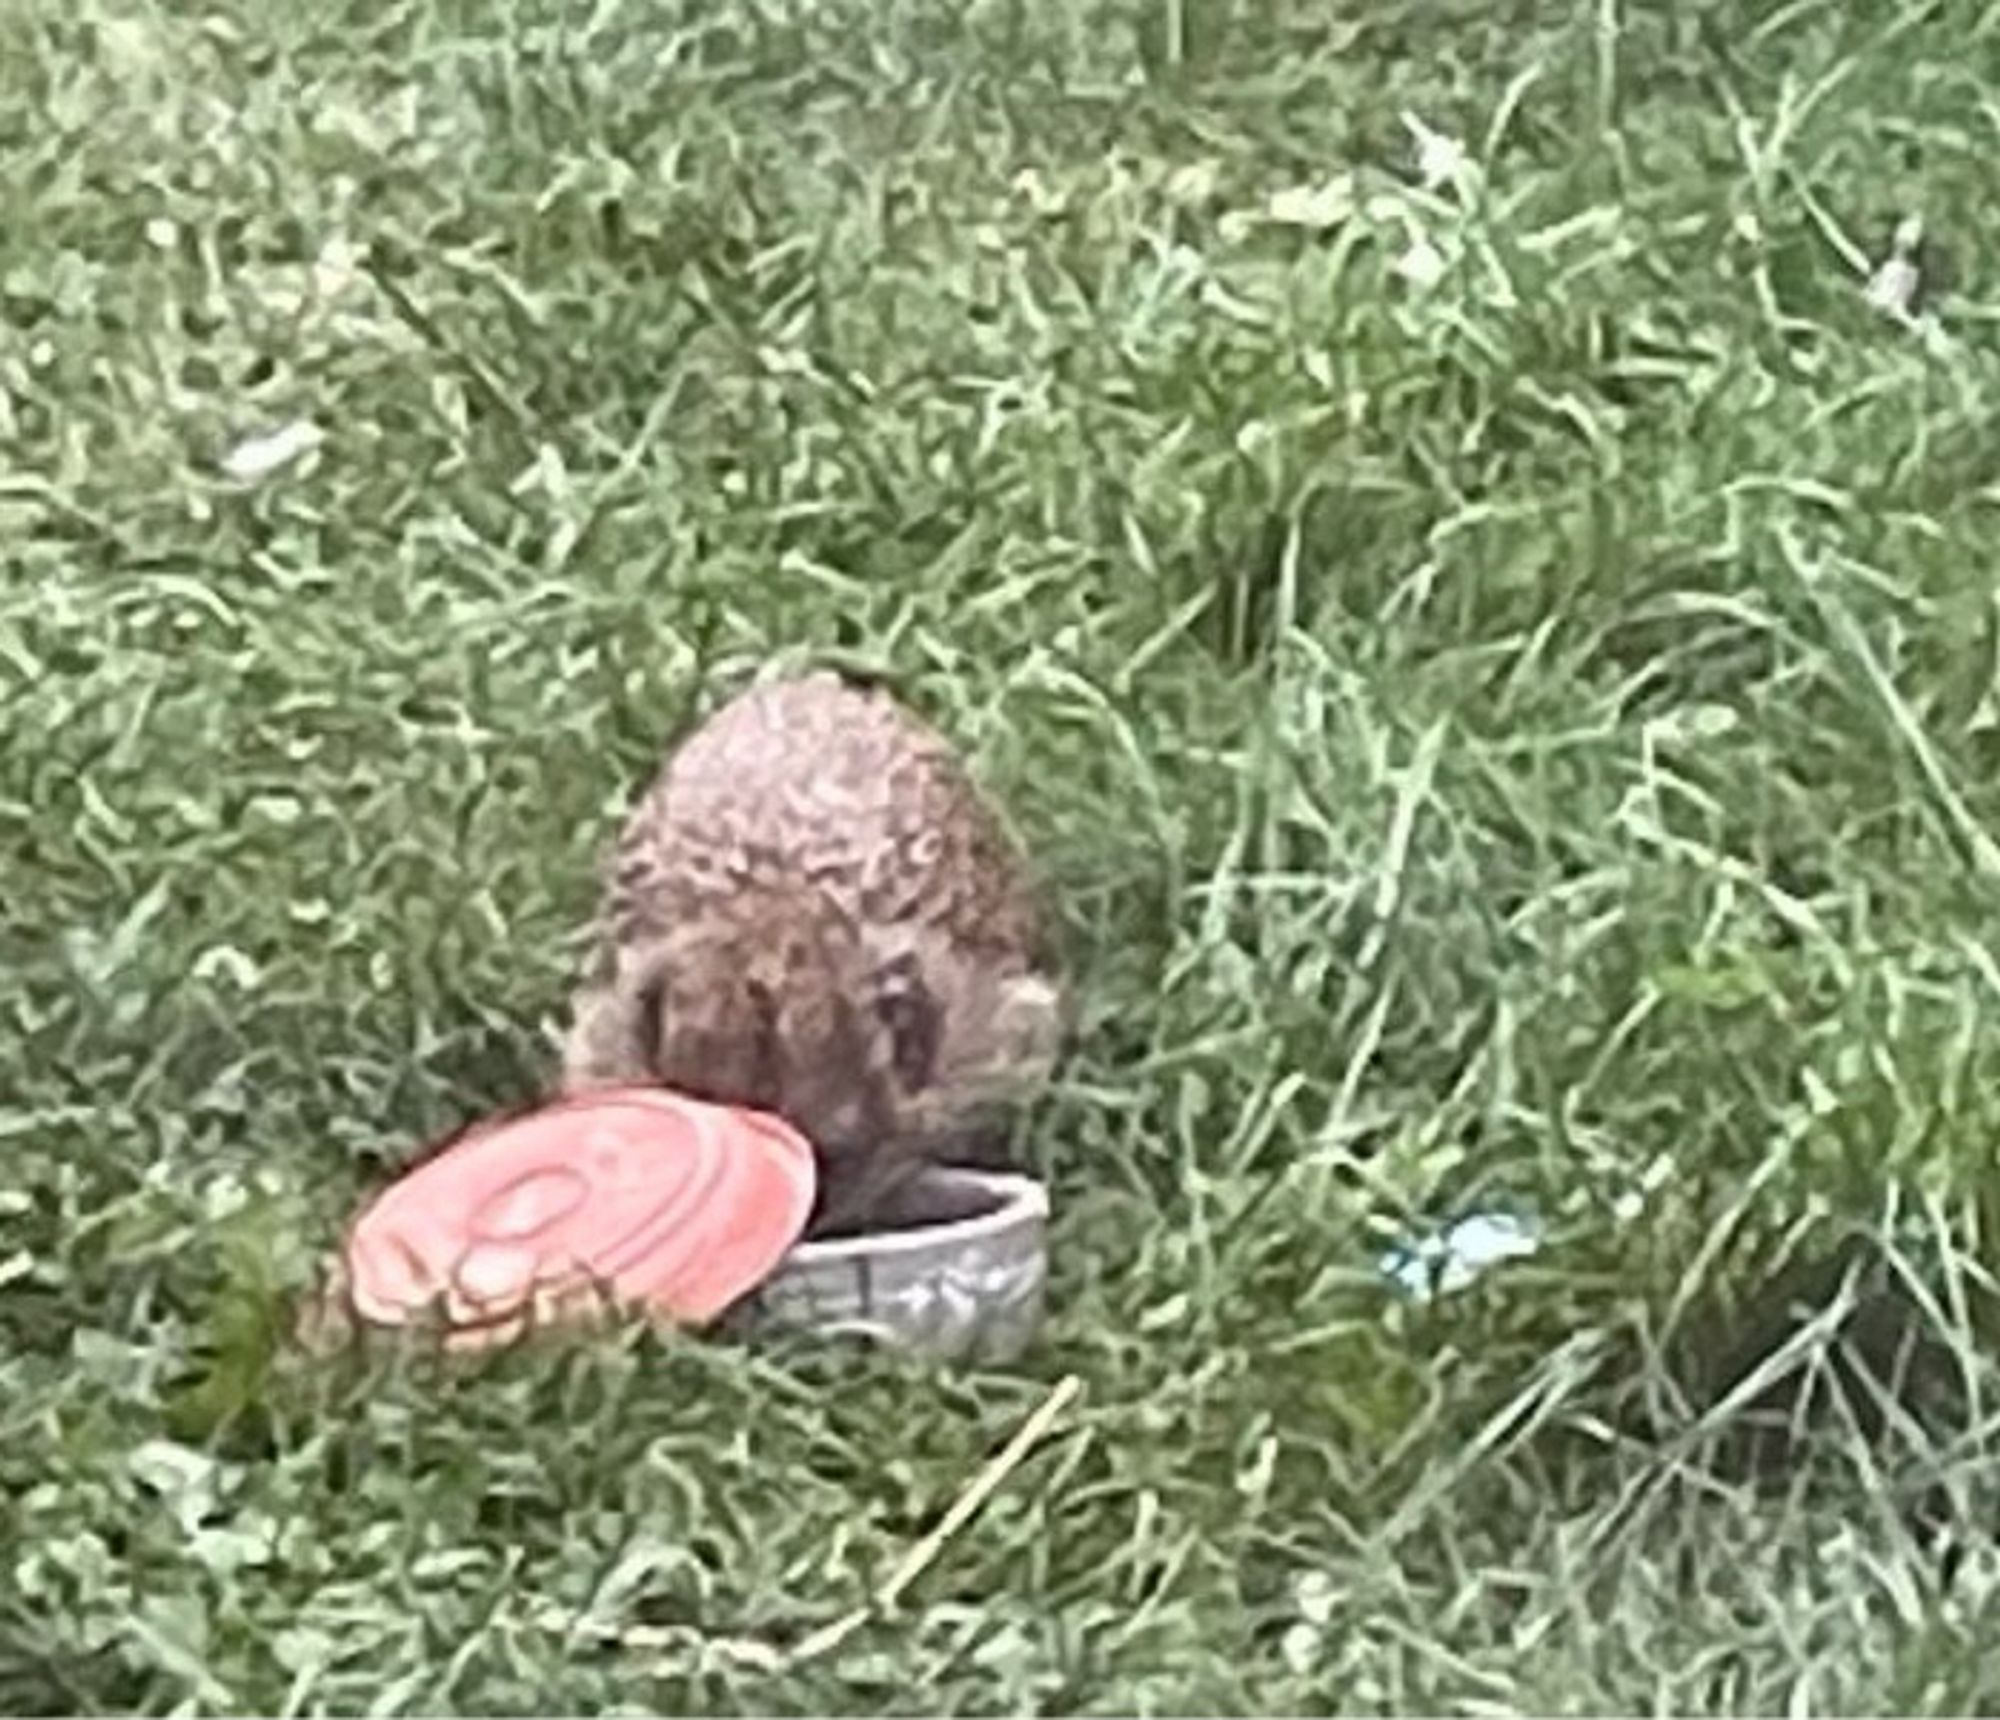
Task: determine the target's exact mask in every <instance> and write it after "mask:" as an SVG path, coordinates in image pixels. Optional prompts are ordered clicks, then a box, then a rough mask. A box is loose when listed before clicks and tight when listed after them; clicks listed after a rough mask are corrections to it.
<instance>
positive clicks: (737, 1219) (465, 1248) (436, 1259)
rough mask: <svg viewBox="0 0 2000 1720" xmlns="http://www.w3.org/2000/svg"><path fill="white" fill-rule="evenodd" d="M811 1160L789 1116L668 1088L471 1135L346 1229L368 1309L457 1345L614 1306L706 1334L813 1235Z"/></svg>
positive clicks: (565, 1106) (552, 1108)
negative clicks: (421, 1325)
mask: <svg viewBox="0 0 2000 1720" xmlns="http://www.w3.org/2000/svg"><path fill="white" fill-rule="evenodd" d="M816 1189H817V1178H816V1175H815V1167H814V1163H813V1154H812V1148H811V1145H810V1144H809V1143H808V1142H807V1140H806V1139H805V1137H804V1136H803V1135H801V1134H799V1133H798V1131H797V1130H795V1129H793V1128H791V1127H789V1126H788V1125H787V1124H785V1123H784V1122H782V1121H781V1120H779V1119H778V1118H776V1117H773V1116H769V1115H766V1114H765V1113H763V1112H758V1111H746V1110H739V1109H736V1108H733V1107H729V1106H722V1105H711V1104H707V1103H705V1102H703V1101H701V1100H697V1099H690V1098H687V1097H685V1096H684V1095H682V1094H679V1093H675V1092H671V1091H668V1090H666V1089H663V1088H613V1089H607V1090H602V1091H597V1092H590V1093H584V1094H579V1095H577V1096H575V1097H572V1098H568V1099H562V1100H558V1101H557V1102H556V1103H555V1104H553V1105H549V1106H545V1107H543V1108H542V1109H540V1110H537V1111H533V1112H530V1113H528V1114H527V1115H525V1116H521V1117H516V1118H513V1119H510V1120H507V1121H503V1122H499V1123H493V1124H487V1125H484V1126H481V1127H478V1128H475V1129H473V1130H472V1131H470V1132H468V1133H467V1134H465V1135H463V1136H461V1137H460V1138H459V1139H457V1140H455V1141H453V1142H452V1143H451V1144H450V1145H448V1146H446V1147H445V1148H444V1149H443V1150H442V1151H440V1152H439V1153H438V1154H437V1155H436V1157H434V1158H431V1159H428V1160H426V1161H425V1162H424V1163H423V1164H421V1165H419V1166H417V1168H416V1169H415V1170H413V1171H410V1172H408V1173H407V1174H406V1175H405V1176H403V1177H402V1178H401V1179H400V1180H399V1181H397V1182H396V1183H393V1184H392V1185H391V1186H390V1187H389V1188H387V1189H386V1190H384V1191H383V1192H382V1194H381V1195H379V1196H378V1197H377V1198H376V1199H375V1200H374V1201H373V1202H372V1203H371V1204H370V1205H369V1206H368V1207H367V1208H366V1209H365V1210H364V1211H363V1212H362V1213H361V1215H360V1216H359V1217H358V1218H357V1219H356V1220H355V1222H354V1225H353V1228H352V1229H351V1230H350V1231H349V1232H348V1237H347V1247H346V1251H345V1265H346V1277H347V1289H348V1295H349V1296H350V1298H351V1299H352V1302H353V1305H354V1309H355V1311H356V1312H357V1313H358V1314H359V1315H361V1317H362V1318H363V1319H365V1320H369V1321H372V1322H374V1323H375V1324H377V1325H388V1326H398V1325H405V1324H408V1323H410V1322H412V1321H416V1320H422V1319H426V1318H442V1320H443V1322H444V1324H445V1326H446V1327H447V1338H448V1341H449V1342H451V1343H453V1344H454V1345H460V1346H462V1345H466V1344H481V1343H493V1342H498V1341H501V1340H503V1339H505V1338H507V1337H510V1336H512V1335H514V1334H515V1333H517V1332H518V1331H519V1330H521V1328H522V1327H523V1326H524V1325H525V1324H526V1323H527V1322H528V1321H530V1320H541V1319H547V1318H549V1317H551V1316H560V1315H562V1314H564V1313H566V1312H569V1311H571V1310H572V1308H573V1307H574V1305H576V1304H578V1303H582V1304H586V1305H587V1304H591V1303H595V1302H597V1301H599V1300H600V1299H609V1300H610V1301H613V1302H617V1303H622V1304H626V1305H628V1306H640V1307H644V1308H646V1309H648V1310H649V1311H651V1312H654V1313H657V1314H660V1315H662V1316H664V1317H666V1318H668V1319H671V1320H675V1321H680V1322H683V1323H686V1324H690V1325H694V1324H699V1323H701V1322H703V1321H705V1320H710V1319H713V1318H714V1317H715V1316H716V1315H717V1314H720V1313H721V1312H722V1311H723V1310H724V1309H725V1308H727V1307H728V1306H729V1305H730V1304H731V1303H732V1302H735V1301H736V1300H737V1299H738V1298H740V1297H741V1296H743V1295H744V1294H746V1293H747V1292H748V1291H750V1290H752V1289H754V1288H755V1287H756V1286H757V1285H758V1284H759V1283H761V1282H762V1281H763V1280H764V1279H765V1278H766V1277H768V1276H769V1275H770V1273H771V1272H772V1271H773V1270H774V1269H775V1268H776V1266H777V1264H778V1262H779V1261H780V1260H781V1259H782V1258H783V1257H784V1254H785V1252H786V1250H787V1249H789V1248H790V1247H791V1246H792V1244H793V1243H794V1242H796V1241H797V1240H798V1238H799V1235H800V1233H801V1232H802V1231H803V1230H804V1229H805V1226H806V1221H807V1219H808V1218H809V1217H810V1215H811V1212H812V1205H813V1197H814V1194H815V1192H816Z"/></svg>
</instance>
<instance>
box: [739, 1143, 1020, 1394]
mask: <svg viewBox="0 0 2000 1720" xmlns="http://www.w3.org/2000/svg"><path fill="white" fill-rule="evenodd" d="M908 1206H909V1209H910V1211H911V1213H912V1216H913V1218H914V1220H915V1222H913V1223H911V1224H910V1225H908V1226H905V1227H899V1228H897V1229H894V1230H885V1231H876V1232H870V1233H868V1234H865V1235H861V1236H852V1237H842V1238H840V1239H839V1240H837V1241H828V1242H803V1243H800V1244H799V1245H798V1246H797V1247H795V1248H794V1249H793V1250H792V1251H791V1252H790V1253H789V1254H788V1255H786V1256H785V1259H784V1260H783V1262H782V1263H781V1264H780V1265H779V1267H778V1269H777V1271H776V1272H775V1273H773V1274H772V1275H771V1276H770V1277H769V1278H767V1279H766V1280H765V1281H764V1282H763V1283H762V1284H761V1285H759V1286H758V1288H757V1289H756V1290H755V1291H753V1292H752V1293H751V1294H750V1295H749V1296H748V1297H746V1298H745V1299H744V1300H743V1301H742V1302H740V1303H738V1304H737V1307H736V1309H735V1310H733V1311H732V1314H733V1318H735V1319H738V1320H740V1321H741V1322H742V1323H743V1324H744V1325H745V1326H747V1327H750V1328H753V1329H754V1328H758V1327H763V1328H767V1329H777V1328H787V1329H791V1330H794V1331H799V1330H803V1331H810V1332H813V1333H816V1334H822V1335H827V1336H856V1337H864V1338H869V1339H872V1340H874V1341H876V1342H879V1343H882V1344H886V1345H889V1346H892V1347H894V1348H897V1349H904V1350H911V1351H916V1352H918V1353H921V1354H924V1355H928V1356H932V1357H936V1358H938V1359H941V1360H950V1361H980V1362H989V1363H1000V1362H1008V1361H1012V1360H1013V1359H1014V1358H1015V1357H1017V1356H1019V1355H1020V1354H1021V1352H1022V1351H1023V1350H1025V1349H1026V1348H1027V1347H1028V1345H1029V1344H1030V1343H1032V1342H1033V1341H1034V1338H1035V1335H1036V1333H1037V1332H1038V1331H1039V1330H1040V1328H1041V1323H1042V1309H1043V1298H1044V1286H1045V1284H1046V1281H1047V1277H1048V1219H1049V1198H1048V1193H1047V1191H1046V1190H1045V1189H1044V1188H1043V1187H1042V1185H1041V1184H1040V1183H1038V1182H1036V1181H1035V1180H1034V1179H1033V1178H1031V1177H1024V1176H1015V1175H1010V1174H1006V1173H1002V1172H993V1171H976V1170H965V1169H960V1168H957V1167H949V1168H947V1167H939V1168H937V1169H934V1170H931V1171H929V1172H927V1173H926V1174H925V1176H924V1177H923V1179H922V1180H921V1181H920V1182H919V1183H917V1184H916V1185H915V1186H914V1187H913V1188H912V1190H911V1193H910V1196H909V1200H908Z"/></svg>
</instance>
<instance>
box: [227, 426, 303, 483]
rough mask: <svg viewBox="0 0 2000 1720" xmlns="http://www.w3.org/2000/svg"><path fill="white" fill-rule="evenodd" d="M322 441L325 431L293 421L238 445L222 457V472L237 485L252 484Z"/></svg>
mask: <svg viewBox="0 0 2000 1720" xmlns="http://www.w3.org/2000/svg"><path fill="white" fill-rule="evenodd" d="M325 440H326V432H325V431H323V430H321V429H320V427H319V426H318V425H317V424H315V423H313V422H312V420H311V419H309V418H300V419H295V420H294V421H293V422H292V423H290V424H287V425H284V426H283V427H282V428H280V429H277V430H273V431H272V432H271V433H270V434H269V435H266V436H252V437H250V438H249V440H247V441H244V442H239V443H237V444H236V446H235V447H234V448H232V449H230V450H229V452H228V453H227V454H225V455H223V457H222V469H223V471H225V472H226V473H228V474H229V476H230V477H232V478H234V479H236V481H237V482H238V483H244V484H249V483H255V482H256V481H257V480H258V479H259V478H268V477H270V476H271V475H272V473H274V472H279V471H282V470H284V468H285V467H287V466H289V465H290V464H291V463H292V462H293V461H294V460H297V459H300V458H301V457H303V456H304V455H306V454H310V453H311V452H312V451H313V449H315V448H317V447H318V446H319V445H320V443H322V442H323V441H325Z"/></svg>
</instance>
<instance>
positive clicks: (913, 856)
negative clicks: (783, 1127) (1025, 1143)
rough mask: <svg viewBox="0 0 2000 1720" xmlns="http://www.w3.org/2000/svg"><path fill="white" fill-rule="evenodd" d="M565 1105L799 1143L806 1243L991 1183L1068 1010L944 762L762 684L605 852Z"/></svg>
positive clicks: (834, 694) (913, 723)
mask: <svg viewBox="0 0 2000 1720" xmlns="http://www.w3.org/2000/svg"><path fill="white" fill-rule="evenodd" d="M595 945H596V948H595V953H594V956H593V958H592V965H591V968H590V970H589V972H588V973H587V975H586V976H585V978H584V980H583V983H582V984H581V985H580V987H579V989H578V994H577V997H576V999H575V1001H574V1005H573V1011H572V1019H571V1024H570V1028H569V1033H568V1037H567V1040H566V1042H565V1045H564V1048H563V1068H562V1083H563V1086H564V1088H565V1090H566V1091H570V1092H576V1091H580V1090H585V1089H588V1088H591V1087H601V1086H608V1085H627V1084H658V1085H664V1086H668V1087H672V1088H675V1089H677V1090H679V1091H681V1092H684V1093H687V1094H689V1095H691V1096H693V1097H696V1098H704V1099H710V1100H714V1101H718V1102H721V1103H726V1104H735V1105H743V1106H749V1107H754V1108H757V1109H760V1110H765V1111H769V1112H773V1113H775V1114H777V1115H778V1116H781V1117H783V1118H784V1119H785V1120H786V1121H787V1122H789V1123H791V1124H792V1125H793V1126H794V1127H795V1128H797V1129H798V1130H799V1131H800V1132H801V1133H802V1134H803V1135H805V1136H806V1138H807V1139H808V1140H809V1141H810V1142H811V1143H812V1145H813V1149H814V1154H815V1157H816V1159H817V1161H818V1168H819V1193H818V1198H817V1203H816V1206H815V1210H814V1214H813V1217H812V1220H811V1222H810V1224H809V1227H808V1234H809V1235H811V1236H815V1237H830V1236H837V1235H842V1234H851V1233H853V1232H855V1231H857V1230H861V1229H867V1228H872V1227H875V1226H877V1225H880V1224H885V1223H889V1222H893V1217H892V1215H893V1214H894V1213H895V1212H896V1211H897V1210H898V1207H899V1203H900V1202H901V1201H903V1200H906V1199H907V1197H908V1195H909V1192H910V1188H911V1185H912V1184H913V1182H914V1180H915V1178H916V1176H917V1173H919V1172H920V1171H921V1170H922V1169H923V1168H924V1167H925V1166H927V1165H930V1164H934V1163H942V1162H951V1161H954V1160H966V1159H975V1158H979V1157H981V1156H982V1155H984V1156H985V1157H986V1158H987V1159H988V1160H989V1161H990V1158H991V1156H992V1153H993V1147H994V1142H995V1141H996V1139H999V1138H1002V1137H1003V1135H1004V1128H1005V1121H1006V1118H1007V1117H1008V1115H1009V1113H1010V1112H1011V1110H1012V1109H1013V1107H1014V1106H1015V1105H1016V1104H1017V1103H1018V1102H1019V1101H1020V1100H1022V1099H1023V1098H1025V1097H1026V1096H1027V1095H1028V1094H1029V1093H1030V1092H1031V1091H1032V1090H1033V1089H1034V1088H1035V1087H1036V1086H1037V1085H1038V1084H1040V1083H1041V1082H1043V1081H1045V1080H1046V1079H1047V1077H1048V1076H1049V1074H1050V1073H1051V1071H1052V1069H1053V1066H1054V1064H1055V1061H1056V1058H1057V1055H1058V1052H1059V1049H1060V1046H1061V1043H1062V1041H1063V1038H1064V1034H1065V1024H1066V1021H1067V1014H1068V1000H1067V997H1066V993H1065V990H1064V987H1063V983H1062V981H1061V979H1060V978H1059V976H1058V974H1057V971H1056V966H1055V963H1054V962H1053V960H1052V959H1051V952H1050V948H1049V942H1048V936H1047V930H1046V921H1045V918H1044V916H1043V913H1042V910H1041V904H1040V902H1039V900H1038V892H1037V890H1036V889H1035V887H1034V885H1033V883H1032V881H1031V879H1030V877H1029V872H1028V868H1027V865H1026V860H1025V856H1024V854H1023V853H1022V851H1021V849H1020V848H1019V847H1018V846H1017V845H1016V843H1015V842H1014V840H1013V838H1012V836H1011V834H1010V832H1009V831H1008V829H1007V827H1006V826H1005V825H1004V823H1003V822H1002V820H1001V818H1000V816H999V814H998V812H997V811H996V809H995V808H994V806H993V805H992V804H991V803H990V802H989V801H988V800H986V799H985V798H984V797H983V796H982V795H981V793H980V792H979V790H978V788H977V787H976V786H975V784H974V782H973V780H972V778H971V776H970V774H969V773H968V771H967V770H966V768H965V766H964V765H963V763H962V762H961V761H960V759H959V757H958V756H957V754H956V753H955V752H954V750H953V748H952V747H951V745H950V744H949V743H948V742H947V741H946V740H945V739H944V737H943V736H942V735H940V734H939V733H938V732H937V731H936V730H934V729H933V728H932V727H930V726H929V725H928V724H927V723H925V722H924V721H922V720H921V719H920V718H918V717H917V716H916V715H915V714H914V713H913V712H911V711H910V710H909V709H908V708H907V707H906V706H904V705H903V704H902V703H900V702H899V701H898V700H897V699H896V698H895V697H894V696H893V695H892V694H890V693H889V692H888V691H887V690H885V689H884V688H882V687H880V686H879V685H874V684H869V683H864V682H861V681H859V680H857V679H854V678H850V677H847V676H844V675H840V674H836V673H833V672H829V671H815V672H811V673H807V674H804V675H800V676H795V677H792V678H789V679H784V680H773V681H766V682H764V683H762V684H760V685H756V686H753V687H752V688H751V689H750V690H748V691H746V692H743V693H740V694H738V695H737V696H736V697H735V698H733V699H731V700H729V701H728V702H727V703H725V704H723V705H722V706H721V707H720V708H719V709H718V710H716V711H715V712H714V713H713V714H712V715H711V716H710V717H708V719H707V720H706V721H705V722H703V723H701V724H700V725H699V726H697V727H696V728H695V729H694V731H693V732H692V733H691V734H689V735H688V736H687V737H686V738H685V739H684V740H683V741H682V742H681V743H680V745H679V746H678V747H677V748H675V749H674V750H673V751H672V752H671V753H670V754H669V755H668V757H667V759H666V762H665V764H664V765H663V766H662V768H661V769H660V771H659V773H658V775H657V776H656V777H655V778H654V780H653V782H652V783H651V785H650V786H649V787H648V788H647V789H646V790H645V792H644V793H643V794H642V796H641V797H640V799H639V800H638V802H637V804H636V805H635V806H634V808H633V810H632V812H631V814H630V815H629V817H628V819H627V821H626V824H625V827H624V829H623V831H622V833H621V834H620V836H619V837H618V839H617V842H616V844H615V846H614V848H613V851H612V855H611V859H610V863H609V865H608V868H607V873H606V876H605V880H604V889H603V900H602V903H601V906H600V910H599V914H598V919H597V923H596V928H595Z"/></svg>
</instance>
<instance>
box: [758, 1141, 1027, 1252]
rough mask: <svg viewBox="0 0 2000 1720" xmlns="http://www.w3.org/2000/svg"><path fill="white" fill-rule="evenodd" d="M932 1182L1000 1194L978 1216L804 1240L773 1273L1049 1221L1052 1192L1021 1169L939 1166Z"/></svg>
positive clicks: (941, 1245) (928, 1247) (945, 1245)
mask: <svg viewBox="0 0 2000 1720" xmlns="http://www.w3.org/2000/svg"><path fill="white" fill-rule="evenodd" d="M923 1180H924V1181H925V1182H928V1183H942V1184H944V1185H946V1186H948V1187H957V1188H977V1189H980V1190H982V1191H985V1192H988V1193H992V1194H996V1195H998V1196H999V1204H998V1205H997V1206H995V1207H994V1208H993V1210H992V1211H991V1212H982V1213H979V1214H977V1215H976V1216H974V1217H972V1218H955V1219H949V1220H947V1221H946V1222H944V1223H942V1224H917V1225H912V1226H910V1227H909V1228H908V1229H905V1230H877V1231H864V1232H863V1233H862V1234H861V1235H859V1236H842V1237H837V1238H835V1239H833V1240H831V1241H826V1242H800V1243H797V1244H795V1245H794V1246H793V1248H792V1249H791V1251H790V1252H789V1253H788V1254H787V1255H786V1256H785V1258H784V1260H783V1261H782V1262H781V1263H780V1264H779V1266H778V1270H777V1271H776V1272H775V1273H773V1274H772V1276H773V1277H778V1276H781V1275H783V1274H784V1273H786V1272H789V1271H791V1270H792V1269H793V1268H796V1267H807V1266H837V1265H839V1264H840V1263H841V1262H843V1261H848V1260H858V1259H861V1258H862V1257H864V1256H865V1257H867V1258H869V1259H875V1260H879V1259H881V1258H883V1257H885V1256H893V1255H901V1254H914V1253H916V1252H917V1251H918V1250H923V1251H924V1252H926V1253H928V1252H930V1251H932V1250H936V1249H955V1248H960V1247H963V1246H964V1245H965V1244H966V1243H969V1242H973V1241H976V1240H979V1239H980V1238H983V1237H987V1236H992V1235H995V1234H998V1233H999V1232H1002V1231H1006V1230H1012V1229H1015V1228H1017V1227H1018V1226H1020V1225H1023V1224H1043V1223H1046V1222H1047V1220H1048V1216H1049V1191H1048V1189H1047V1187H1046V1186H1045V1185H1044V1184H1043V1183H1041V1182H1039V1181H1038V1180H1037V1179H1036V1178H1034V1177H1031V1176H1024V1175H1023V1174H1021V1173H1020V1172H1018V1171H981V1170H973V1169H971V1168H969V1167H967V1166H961V1165H937V1166H934V1167H933V1168H932V1169H931V1170H929V1171H927V1172H926V1173H925V1174H924V1178H923Z"/></svg>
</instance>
